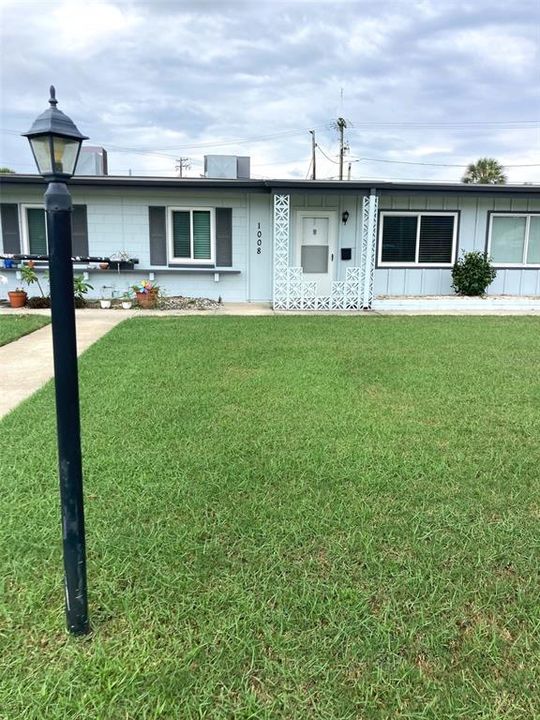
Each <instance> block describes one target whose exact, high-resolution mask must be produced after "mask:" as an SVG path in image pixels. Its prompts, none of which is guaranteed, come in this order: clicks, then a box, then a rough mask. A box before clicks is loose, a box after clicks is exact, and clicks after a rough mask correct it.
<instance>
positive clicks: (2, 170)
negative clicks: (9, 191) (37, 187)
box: [0, 167, 15, 175]
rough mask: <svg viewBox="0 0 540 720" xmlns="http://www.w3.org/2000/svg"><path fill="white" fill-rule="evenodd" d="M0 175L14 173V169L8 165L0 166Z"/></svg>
mask: <svg viewBox="0 0 540 720" xmlns="http://www.w3.org/2000/svg"><path fill="white" fill-rule="evenodd" d="M0 175H15V170H12V169H11V168H8V167H0Z"/></svg>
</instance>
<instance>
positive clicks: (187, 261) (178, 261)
mask: <svg viewBox="0 0 540 720" xmlns="http://www.w3.org/2000/svg"><path fill="white" fill-rule="evenodd" d="M197 211H203V212H209V213H210V258H205V259H195V258H194V257H193V212H197ZM173 212H189V222H190V253H191V257H188V258H178V257H175V256H174V238H173ZM167 247H168V256H169V263H170V264H174V265H215V264H216V211H215V208H210V207H192V206H190V207H169V208H168V213H167Z"/></svg>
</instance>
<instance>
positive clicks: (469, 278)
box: [452, 251, 497, 295]
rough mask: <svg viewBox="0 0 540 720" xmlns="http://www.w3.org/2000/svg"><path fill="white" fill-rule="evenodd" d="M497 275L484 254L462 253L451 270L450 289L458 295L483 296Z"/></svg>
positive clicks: (475, 252)
mask: <svg viewBox="0 0 540 720" xmlns="http://www.w3.org/2000/svg"><path fill="white" fill-rule="evenodd" d="M496 275H497V271H496V270H495V269H494V268H493V266H492V265H491V263H490V261H489V259H488V258H487V257H486V256H485V255H484V253H481V252H478V251H474V252H466V253H463V257H461V258H459V259H458V260H457V261H456V263H455V264H454V267H453V268H452V287H453V288H454V290H455V291H456V292H457V294H458V295H484V293H485V292H486V290H487V288H488V287H489V285H491V283H492V282H493V280H495V277H496Z"/></svg>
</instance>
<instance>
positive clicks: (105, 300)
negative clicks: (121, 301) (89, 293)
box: [99, 285, 112, 310]
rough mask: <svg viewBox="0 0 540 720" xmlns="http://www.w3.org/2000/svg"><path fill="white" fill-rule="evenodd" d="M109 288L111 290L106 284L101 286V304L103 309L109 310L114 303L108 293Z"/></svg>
mask: <svg viewBox="0 0 540 720" xmlns="http://www.w3.org/2000/svg"><path fill="white" fill-rule="evenodd" d="M107 290H109V288H108V287H107V286H106V285H102V286H101V297H100V299H99V304H100V305H101V309H102V310H109V309H110V307H111V305H112V300H111V297H110V295H108V294H107V293H106V291H107Z"/></svg>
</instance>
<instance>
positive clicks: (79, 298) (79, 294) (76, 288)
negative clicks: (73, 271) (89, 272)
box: [73, 275, 94, 308]
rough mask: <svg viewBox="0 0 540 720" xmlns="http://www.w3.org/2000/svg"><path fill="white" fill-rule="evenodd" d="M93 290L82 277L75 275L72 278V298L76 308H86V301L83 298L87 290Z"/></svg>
mask: <svg viewBox="0 0 540 720" xmlns="http://www.w3.org/2000/svg"><path fill="white" fill-rule="evenodd" d="M93 289H94V286H93V285H90V283H89V282H87V281H86V280H85V279H84V276H83V275H75V276H74V277H73V296H74V299H75V307H76V308H83V307H86V300H85V298H84V296H85V295H86V293H87V292H88V291H89V290H93Z"/></svg>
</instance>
